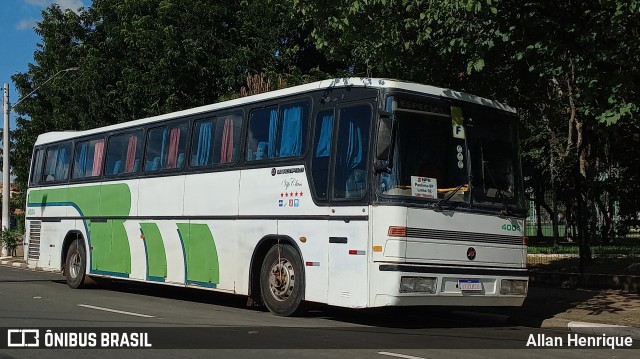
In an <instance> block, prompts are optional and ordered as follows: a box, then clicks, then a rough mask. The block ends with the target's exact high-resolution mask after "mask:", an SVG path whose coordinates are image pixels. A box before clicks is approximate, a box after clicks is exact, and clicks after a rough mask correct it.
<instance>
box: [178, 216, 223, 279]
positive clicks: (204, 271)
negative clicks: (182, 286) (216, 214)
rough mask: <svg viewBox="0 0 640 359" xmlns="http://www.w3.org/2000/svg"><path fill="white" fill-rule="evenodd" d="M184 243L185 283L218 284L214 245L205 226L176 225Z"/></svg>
mask: <svg viewBox="0 0 640 359" xmlns="http://www.w3.org/2000/svg"><path fill="white" fill-rule="evenodd" d="M177 225H178V230H179V231H180V234H181V236H182V240H183V241H184V250H185V261H186V263H185V270H186V278H185V279H186V280H185V282H186V283H194V284H198V285H207V284H217V283H220V269H219V264H218V251H217V250H216V244H215V241H214V239H213V235H212V234H211V230H209V226H208V225H206V224H188V223H178V224H177Z"/></svg>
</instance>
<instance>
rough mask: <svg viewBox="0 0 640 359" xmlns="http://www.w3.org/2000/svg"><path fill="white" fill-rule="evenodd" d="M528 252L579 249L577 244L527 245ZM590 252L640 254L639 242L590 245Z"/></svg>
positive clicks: (539, 252) (573, 252)
mask: <svg viewBox="0 0 640 359" xmlns="http://www.w3.org/2000/svg"><path fill="white" fill-rule="evenodd" d="M527 251H528V253H529V254H575V255H577V254H579V253H580V249H579V247H578V245H577V244H570V245H564V244H561V245H559V246H557V247H554V246H529V247H528V248H527ZM591 253H592V254H619V255H631V256H640V243H638V244H636V245H629V246H620V245H610V246H607V245H596V246H591Z"/></svg>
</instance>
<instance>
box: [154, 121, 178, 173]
mask: <svg viewBox="0 0 640 359" xmlns="http://www.w3.org/2000/svg"><path fill="white" fill-rule="evenodd" d="M187 129H188V127H187V124H186V123H181V124H175V125H169V126H162V127H156V128H153V129H150V130H149V132H148V134H147V150H146V155H145V165H144V171H145V172H153V171H159V170H163V169H178V168H182V167H183V166H184V162H185V161H184V157H185V150H186V148H187Z"/></svg>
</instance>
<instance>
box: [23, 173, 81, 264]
mask: <svg viewBox="0 0 640 359" xmlns="http://www.w3.org/2000/svg"><path fill="white" fill-rule="evenodd" d="M27 207H28V208H29V210H31V209H32V210H33V211H32V212H31V213H34V216H38V215H39V217H40V221H41V230H40V245H39V248H38V250H37V252H36V253H38V255H37V257H38V259H37V260H36V259H30V260H29V266H30V267H39V268H48V269H54V270H60V269H62V267H61V263H60V250H61V249H62V241H63V240H64V237H65V235H66V234H67V231H68V230H69V227H74V226H75V223H74V221H73V220H71V221H69V220H64V219H63V218H65V217H67V211H68V207H69V199H68V186H66V185H64V186H57V187H49V188H45V189H38V190H31V191H30V192H29V196H28V199H27Z"/></svg>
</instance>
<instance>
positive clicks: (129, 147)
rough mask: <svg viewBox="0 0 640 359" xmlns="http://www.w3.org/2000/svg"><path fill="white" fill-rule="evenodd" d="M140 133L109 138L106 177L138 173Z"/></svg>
mask: <svg viewBox="0 0 640 359" xmlns="http://www.w3.org/2000/svg"><path fill="white" fill-rule="evenodd" d="M141 143H142V131H140V130H138V131H135V132H133V133H127V134H122V135H115V136H111V137H110V138H109V148H108V150H107V161H106V162H107V166H106V168H105V175H106V176H117V175H119V174H123V173H135V172H138V168H139V166H140V165H139V164H140V157H141V155H140V154H141V153H142V151H141V147H142V145H141Z"/></svg>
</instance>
